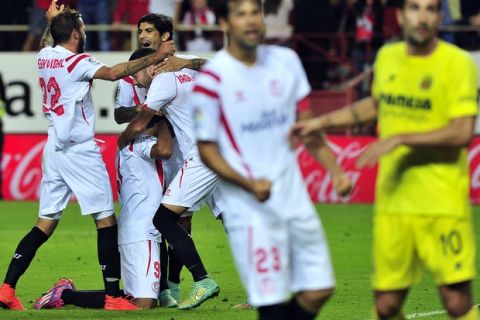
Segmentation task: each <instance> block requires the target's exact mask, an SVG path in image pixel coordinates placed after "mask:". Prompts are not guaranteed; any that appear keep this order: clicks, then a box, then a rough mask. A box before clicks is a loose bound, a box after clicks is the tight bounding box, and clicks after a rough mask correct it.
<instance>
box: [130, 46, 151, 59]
mask: <svg viewBox="0 0 480 320" xmlns="http://www.w3.org/2000/svg"><path fill="white" fill-rule="evenodd" d="M153 53H155V49H152V48H140V49H137V50H135V51H134V52H133V53H132V54H131V55H130V58H129V59H128V61H132V60H137V59H140V58H143V57H146V56H148V55H151V54H153Z"/></svg>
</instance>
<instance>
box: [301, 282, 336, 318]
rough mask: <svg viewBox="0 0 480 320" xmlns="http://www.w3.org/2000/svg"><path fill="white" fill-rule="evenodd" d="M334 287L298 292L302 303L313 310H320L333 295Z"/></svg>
mask: <svg viewBox="0 0 480 320" xmlns="http://www.w3.org/2000/svg"><path fill="white" fill-rule="evenodd" d="M333 292H334V289H333V288H331V289H324V290H312V291H303V292H301V293H299V294H298V296H297V299H298V300H299V302H300V304H301V305H303V306H305V307H306V309H308V310H309V311H311V312H318V310H320V308H321V307H322V306H323V305H324V304H325V303H326V302H327V301H328V300H329V299H330V298H331V297H332V295H333Z"/></svg>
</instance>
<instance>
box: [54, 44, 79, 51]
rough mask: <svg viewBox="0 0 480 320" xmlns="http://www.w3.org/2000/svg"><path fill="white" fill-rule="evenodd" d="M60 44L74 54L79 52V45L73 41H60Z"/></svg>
mask: <svg viewBox="0 0 480 320" xmlns="http://www.w3.org/2000/svg"><path fill="white" fill-rule="evenodd" d="M58 45H59V46H61V47H64V48H65V49H67V50H69V51H71V52H73V53H74V54H77V53H78V46H77V45H76V44H73V43H71V42H65V43H59V44H58Z"/></svg>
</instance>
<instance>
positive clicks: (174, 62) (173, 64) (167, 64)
mask: <svg viewBox="0 0 480 320" xmlns="http://www.w3.org/2000/svg"><path fill="white" fill-rule="evenodd" d="M207 62H208V60H207V59H202V58H194V59H184V58H179V57H175V56H172V57H169V58H168V59H165V60H164V61H162V62H160V63H159V64H157V65H156V66H155V74H158V73H163V72H175V71H179V70H182V69H184V68H186V69H192V70H195V71H200V69H201V68H202V67H203V65H204V64H206V63H207Z"/></svg>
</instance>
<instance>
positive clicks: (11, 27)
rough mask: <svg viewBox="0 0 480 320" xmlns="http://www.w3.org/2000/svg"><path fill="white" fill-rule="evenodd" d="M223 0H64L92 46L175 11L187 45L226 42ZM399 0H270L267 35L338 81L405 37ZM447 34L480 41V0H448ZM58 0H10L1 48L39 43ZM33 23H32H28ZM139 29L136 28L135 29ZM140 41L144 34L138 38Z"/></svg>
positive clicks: (106, 44) (120, 44) (110, 46)
mask: <svg viewBox="0 0 480 320" xmlns="http://www.w3.org/2000/svg"><path fill="white" fill-rule="evenodd" d="M220 1H222V0H59V3H64V4H66V5H69V6H70V7H73V8H77V9H79V11H80V12H81V14H82V17H83V19H84V21H85V23H86V25H87V30H94V31H90V32H89V33H88V34H87V50H88V51H122V50H125V51H131V50H132V49H133V48H135V46H136V43H133V42H134V41H133V40H134V39H135V37H132V34H133V33H134V32H135V29H136V23H137V21H138V19H139V18H140V17H141V16H143V15H144V14H147V13H149V12H155V13H163V14H166V15H169V16H172V18H173V21H174V26H175V29H176V31H177V32H176V40H177V46H178V49H179V50H182V51H194V52H197V53H198V52H211V51H214V50H218V49H220V48H221V47H222V46H223V41H224V39H223V35H222V33H221V31H220V29H219V28H218V21H217V18H216V14H215V12H216V8H217V6H218V3H219V2H220ZM397 2H398V0H264V11H265V21H266V24H267V34H266V42H268V43H277V44H281V45H286V46H290V47H292V48H293V49H295V50H296V51H297V52H298V53H299V55H300V56H301V58H302V61H303V63H304V65H305V69H306V70H307V72H308V76H309V79H310V81H311V83H312V85H313V86H314V88H317V89H325V88H334V87H335V86H336V85H338V84H339V83H344V82H345V80H346V79H352V78H354V77H355V76H357V75H359V74H361V73H362V72H364V71H365V70H367V69H369V67H370V64H371V62H372V61H373V58H374V55H375V52H376V50H377V49H378V48H379V47H380V46H381V45H382V44H383V43H386V42H389V41H394V40H397V39H399V38H400V37H401V34H400V28H399V26H398V25H397V22H396V18H395V14H396V13H395V10H396V9H395V8H396V6H397V5H398V3H397ZM442 2H443V7H442V10H443V17H444V21H443V26H442V33H441V35H442V38H443V39H444V40H446V41H449V42H452V43H456V44H457V45H459V46H460V47H462V48H465V49H467V50H478V49H480V1H478V0H442ZM49 3H50V0H6V1H5V0H4V1H2V10H1V11H0V51H36V50H38V44H39V40H40V38H41V36H42V33H43V31H44V28H45V23H46V22H45V18H44V12H45V10H46V9H47V8H48V6H49ZM27 26H28V27H27ZM132 32H133V33H132ZM135 42H136V41H135Z"/></svg>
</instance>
